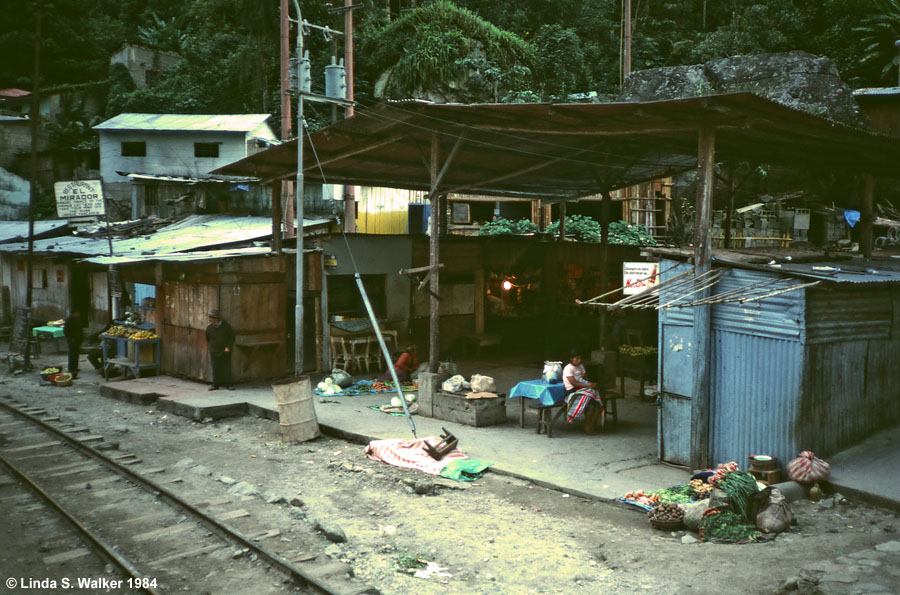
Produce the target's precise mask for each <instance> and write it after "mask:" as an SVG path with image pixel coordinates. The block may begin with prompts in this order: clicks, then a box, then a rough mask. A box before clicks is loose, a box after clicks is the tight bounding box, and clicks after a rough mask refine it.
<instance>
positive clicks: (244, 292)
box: [156, 257, 288, 382]
mask: <svg viewBox="0 0 900 595" xmlns="http://www.w3.org/2000/svg"><path fill="white" fill-rule="evenodd" d="M285 263H286V259H285V258H283V257H280V258H269V257H259V258H241V259H232V260H226V261H215V262H207V263H198V264H190V265H185V264H183V263H179V264H178V265H177V267H176V266H175V265H174V264H167V265H164V267H163V274H162V277H163V280H162V283H161V284H160V285H157V299H156V307H157V311H156V315H157V329H158V331H159V335H160V337H161V338H162V371H163V373H166V374H173V375H177V376H186V377H188V378H194V379H197V380H201V381H207V382H208V381H211V380H212V368H211V366H210V361H209V352H208V349H207V345H206V335H205V331H206V326H207V325H208V324H209V320H208V313H209V311H210V310H212V309H219V310H220V311H221V314H222V318H223V319H224V320H227V321H228V322H229V324H231V325H232V326H233V327H234V329H235V334H236V343H237V344H238V345H244V346H246V345H248V344H258V343H269V345H264V346H257V347H253V348H249V347H238V348H236V349H235V352H234V355H233V356H232V373H233V375H234V380H235V381H236V382H240V381H246V380H250V379H259V378H274V377H278V376H282V375H284V374H286V373H287V370H288V366H287V363H286V361H285V358H286V356H285V347H286V346H285V341H286V330H285V312H286V301H285V300H286V299H287V294H286V291H287V288H286V286H285V283H284V278H285V269H286V267H285Z"/></svg>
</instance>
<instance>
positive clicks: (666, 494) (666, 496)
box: [651, 484, 694, 504]
mask: <svg viewBox="0 0 900 595" xmlns="http://www.w3.org/2000/svg"><path fill="white" fill-rule="evenodd" d="M651 495H653V496H656V497H657V498H659V502H660V503H666V502H669V503H675V504H683V503H685V502H692V501H693V500H694V486H692V485H690V484H685V485H680V486H675V487H671V488H664V489H662V490H657V491H655V492H653V494H651Z"/></svg>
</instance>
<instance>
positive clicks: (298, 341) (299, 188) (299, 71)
mask: <svg viewBox="0 0 900 595" xmlns="http://www.w3.org/2000/svg"><path fill="white" fill-rule="evenodd" d="M293 3H294V10H295V11H296V13H297V49H296V52H297V55H296V56H295V63H296V78H297V88H296V89H295V90H294V92H295V93H296V94H297V180H296V183H295V185H294V203H295V205H296V208H295V209H294V211H295V213H296V221H297V258H296V265H297V267H296V277H297V278H296V304H295V306H294V373H295V374H296V375H297V376H300V375H301V374H302V373H303V274H304V267H303V264H304V263H303V137H304V134H305V132H306V127H305V124H306V123H305V121H304V119H303V101H304V99H307V100H309V101H315V102H319V103H331V104H337V105H340V106H344V107H346V105H347V100H346V99H343V98H337V97H323V96H322V95H315V94H313V93H312V92H311V88H310V85H309V84H308V82H307V80H308V79H307V80H304V79H305V78H306V77H304V66H303V64H304V58H305V56H304V55H303V36H304V35H305V34H306V31H307V30H308V29H319V30H321V31H322V32H323V33H324V34H325V35H326V37H327V36H328V35H339V34H340V32H338V31H334V30H333V29H331V28H329V27H322V26H319V25H313V24H311V23H308V22H306V21H304V20H303V17H302V16H301V12H300V3H299V2H298V0H293Z"/></svg>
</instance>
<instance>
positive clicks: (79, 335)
mask: <svg viewBox="0 0 900 595" xmlns="http://www.w3.org/2000/svg"><path fill="white" fill-rule="evenodd" d="M63 334H64V335H65V336H66V345H68V347H69V374H71V375H72V378H78V358H79V356H80V355H81V343H82V342H83V341H84V327H82V326H81V312H79V311H78V310H73V311H72V314H70V315H69V317H68V318H66V323H65V325H63Z"/></svg>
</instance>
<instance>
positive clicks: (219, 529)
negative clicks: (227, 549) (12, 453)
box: [0, 395, 337, 595]
mask: <svg viewBox="0 0 900 595" xmlns="http://www.w3.org/2000/svg"><path fill="white" fill-rule="evenodd" d="M12 400H13V399H12V398H11V397H10V396H9V395H4V396H3V397H0V407H2V408H3V409H5V410H7V411H9V412H11V413H13V414H14V415H17V416H19V417H21V418H23V419H25V420H27V421H30V422H32V423H34V424H35V425H37V426H40V427H41V428H42V429H44V430H46V431H48V432H50V433H51V434H53V435H54V436H57V437H59V438H60V439H61V440H63V441H64V442H66V444H68V445H69V446H71V447H73V448H74V449H75V450H77V451H79V452H82V453H84V454H87V455H88V456H90V457H92V458H94V459H95V460H97V461H99V462H100V463H102V464H103V465H105V466H106V467H108V468H109V469H110V470H112V471H113V472H115V473H117V474H119V475H121V476H123V477H125V478H126V479H129V480H131V481H133V482H134V483H136V484H138V485H140V487H142V488H144V489H145V490H147V491H149V492H151V493H152V494H154V495H155V496H156V497H157V498H160V499H161V500H163V501H165V502H166V503H167V504H169V505H170V506H173V507H176V508H180V509H181V510H183V511H184V512H186V513H188V514H190V515H191V516H193V517H194V518H195V519H197V520H199V521H201V522H202V523H203V524H204V525H206V526H207V528H208V529H210V530H211V531H212V532H213V533H215V534H216V535H218V536H219V537H221V538H222V539H224V540H226V541H231V542H235V543H237V544H240V545H241V546H243V547H245V548H247V549H249V550H250V551H252V552H253V553H255V554H256V555H257V556H258V557H259V558H261V559H264V560H265V561H266V562H267V563H268V564H270V565H271V566H272V567H273V568H275V569H277V570H278V571H279V572H281V573H283V574H285V575H287V576H288V577H289V578H290V579H291V580H293V581H295V582H299V583H300V584H302V585H308V586H310V587H313V588H315V589H317V590H319V591H321V592H322V593H326V594H327V595H337V591H334V590H333V589H331V588H330V587H329V586H328V585H326V584H325V583H323V582H322V581H320V580H319V579H317V578H316V577H314V576H310V575H309V574H307V573H305V572H303V571H302V570H300V569H299V568H296V567H295V566H293V565H291V564H290V563H289V562H288V561H286V560H283V559H281V558H280V557H278V556H277V555H275V554H273V553H272V552H269V551H268V550H266V549H265V548H262V547H260V546H258V545H256V544H255V543H253V542H252V541H251V540H250V539H248V538H247V537H244V536H243V535H241V534H240V533H238V532H237V531H235V530H234V529H232V528H230V527H228V526H227V525H225V524H224V523H221V522H219V521H218V520H216V519H214V518H213V517H211V516H209V515H207V514H206V513H204V512H202V511H200V510H198V509H197V508H195V507H194V506H191V505H190V504H188V503H187V502H185V501H184V500H182V499H181V498H179V497H178V496H176V495H175V494H173V493H172V492H171V491H169V490H168V489H166V488H165V487H163V486H161V485H159V484H158V483H156V482H154V481H153V480H150V479H147V478H146V477H144V476H142V475H140V474H139V473H136V472H134V471H132V470H131V469H129V468H127V467H125V466H124V465H120V464H119V463H117V462H115V461H113V460H112V459H110V458H109V457H107V456H106V455H104V454H103V453H101V452H100V451H98V450H97V449H95V448H93V447H91V446H89V445H87V444H85V443H83V442H81V441H79V440H77V439H76V438H72V437H71V436H69V435H68V434H66V433H65V432H63V431H61V430H59V429H57V428H54V427H53V426H51V425H50V424H48V423H46V422H44V421H43V420H41V419H38V418H36V417H34V416H33V415H30V414H28V413H25V412H24V411H20V410H19V409H17V408H16V407H15V406H13V405H11V404H10V403H9V401H12Z"/></svg>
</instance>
